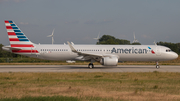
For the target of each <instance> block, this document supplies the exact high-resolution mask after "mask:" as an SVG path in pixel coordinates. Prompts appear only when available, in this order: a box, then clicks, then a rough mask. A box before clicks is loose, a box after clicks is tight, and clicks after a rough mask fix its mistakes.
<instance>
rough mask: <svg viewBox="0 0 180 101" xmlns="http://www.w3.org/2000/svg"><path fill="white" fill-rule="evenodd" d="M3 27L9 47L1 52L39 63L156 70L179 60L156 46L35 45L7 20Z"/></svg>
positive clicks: (165, 49) (167, 50)
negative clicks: (122, 64) (146, 64)
mask: <svg viewBox="0 0 180 101" xmlns="http://www.w3.org/2000/svg"><path fill="white" fill-rule="evenodd" d="M5 25H6V29H7V34H8V37H9V41H10V45H9V46H4V47H2V49H3V50H6V51H9V52H13V53H16V54H21V55H26V56H30V57H35V58H40V59H46V60H81V61H90V63H89V65H88V67H89V68H93V67H94V65H93V63H94V62H99V63H100V64H101V65H103V66H116V65H117V64H118V61H155V62H156V63H157V64H156V68H159V65H158V61H166V60H172V59H176V58H177V57H178V55H177V54H176V53H175V52H173V51H171V49H170V48H168V47H164V46H159V45H76V44H75V45H74V44H73V45H72V44H71V43H70V42H68V45H66V44H65V45H64V44H34V43H32V42H31V41H30V40H29V39H28V38H27V36H26V35H25V34H24V33H23V32H22V31H21V30H20V29H19V27H18V26H17V25H16V24H15V23H14V22H13V21H11V20H6V21H5Z"/></svg>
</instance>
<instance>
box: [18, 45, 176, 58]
mask: <svg viewBox="0 0 180 101" xmlns="http://www.w3.org/2000/svg"><path fill="white" fill-rule="evenodd" d="M73 47H74V48H75V49H76V50H77V51H79V52H82V53H91V54H101V55H104V56H107V55H111V56H112V55H114V56H116V57H118V61H165V60H172V59H176V58H177V57H178V55H177V54H176V53H175V52H173V51H170V49H169V48H167V47H164V46H156V45H73ZM34 48H35V49H36V50H37V51H38V52H39V53H32V54H31V53H29V54H23V53H18V54H22V55H26V56H30V57H36V58H40V59H46V60H88V59H83V57H81V56H79V55H78V54H77V53H74V52H72V51H71V49H70V47H69V46H68V45H46V44H44V45H37V44H35V47H34Z"/></svg>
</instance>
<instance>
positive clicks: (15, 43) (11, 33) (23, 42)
mask: <svg viewBox="0 0 180 101" xmlns="http://www.w3.org/2000/svg"><path fill="white" fill-rule="evenodd" d="M5 25H6V29H7V34H8V37H9V41H10V45H11V47H34V46H33V43H32V42H31V41H30V40H29V39H28V38H27V37H26V36H25V35H24V33H23V32H22V31H21V30H20V29H19V28H18V26H17V25H16V24H15V23H14V22H13V21H7V20H6V21H5Z"/></svg>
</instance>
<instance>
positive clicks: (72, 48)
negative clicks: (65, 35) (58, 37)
mask: <svg viewBox="0 0 180 101" xmlns="http://www.w3.org/2000/svg"><path fill="white" fill-rule="evenodd" d="M67 43H68V45H69V47H70V48H71V51H72V52H75V53H77V51H76V50H75V49H74V47H73V46H72V45H71V44H70V42H69V41H67Z"/></svg>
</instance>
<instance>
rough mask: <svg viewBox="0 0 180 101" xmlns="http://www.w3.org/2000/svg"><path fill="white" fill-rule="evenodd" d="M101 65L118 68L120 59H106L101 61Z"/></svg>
mask: <svg viewBox="0 0 180 101" xmlns="http://www.w3.org/2000/svg"><path fill="white" fill-rule="evenodd" d="M100 63H101V65H104V66H117V63H118V58H117V57H104V58H102V59H101V61H100Z"/></svg>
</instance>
